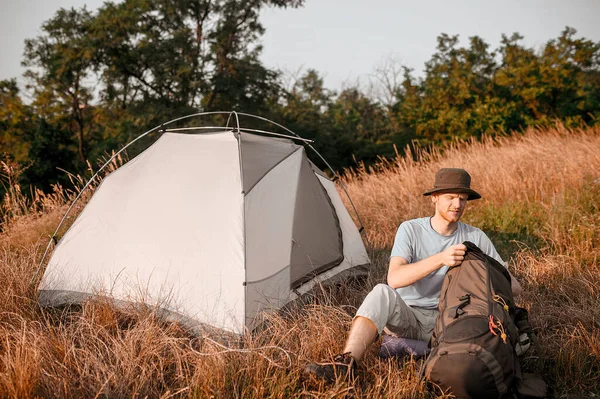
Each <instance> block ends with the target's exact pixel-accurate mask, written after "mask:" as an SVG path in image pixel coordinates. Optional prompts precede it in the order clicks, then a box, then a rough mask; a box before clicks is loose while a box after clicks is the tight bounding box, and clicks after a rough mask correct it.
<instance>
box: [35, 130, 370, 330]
mask: <svg viewBox="0 0 600 399" xmlns="http://www.w3.org/2000/svg"><path fill="white" fill-rule="evenodd" d="M181 130H183V129H181ZM368 263H369V259H368V256H367V254H366V251H365V247H364V245H363V242H362V239H361V236H360V233H359V231H358V229H357V228H356V226H355V224H354V222H353V220H352V219H351V217H350V215H349V214H348V212H347V210H346V208H345V206H344V204H343V203H342V201H341V199H340V196H339V195H338V192H337V190H336V186H335V184H334V182H333V181H332V180H330V179H329V178H328V177H327V176H326V175H325V174H323V173H322V172H321V171H320V170H318V169H317V168H316V167H315V165H314V164H313V163H312V162H311V161H310V160H309V159H308V158H307V155H306V152H305V147H304V146H303V145H300V144H297V143H296V142H295V141H294V140H292V139H290V138H284V137H275V136H273V135H259V134H254V132H250V131H247V130H245V129H243V128H239V127H238V128H235V129H232V128H225V129H221V130H219V131H211V132H206V131H202V130H197V131H194V130H193V129H192V130H187V131H185V133H182V132H181V131H178V130H177V129H174V130H173V131H169V130H167V132H165V133H163V134H162V136H161V137H160V138H159V139H158V140H157V141H156V142H155V143H154V144H153V145H152V146H150V147H149V148H148V149H147V150H145V151H144V152H142V153H141V154H140V155H138V156H137V157H135V158H134V159H132V160H131V161H129V162H128V163H126V164H125V165H123V166H122V167H120V168H119V169H117V170H116V171H115V172H113V173H111V174H110V175H108V176H107V177H106V178H105V179H104V180H103V181H102V183H101V184H100V186H99V187H98V189H97V190H96V192H95V193H94V195H93V196H92V198H91V199H90V201H89V203H88V204H87V205H86V207H85V208H84V210H83V211H82V212H81V214H80V215H79V216H78V218H77V219H76V221H75V222H74V223H73V225H72V226H71V227H70V228H69V230H68V231H67V232H66V234H65V235H64V236H63V237H62V239H61V240H60V241H59V242H58V244H57V246H56V248H55V249H54V251H53V253H52V256H51V258H50V260H49V262H48V265H47V267H46V269H45V272H44V274H43V276H42V279H41V283H40V286H39V295H40V303H41V304H42V305H43V306H56V305H62V304H68V303H77V302H81V301H84V300H86V299H87V298H89V297H90V296H92V295H104V296H107V297H109V298H112V299H115V300H117V301H119V302H122V301H125V302H128V303H131V302H133V303H139V302H144V303H148V304H152V305H157V306H159V307H160V308H161V309H163V310H165V311H166V312H167V313H168V314H170V315H172V316H175V319H179V320H181V321H184V322H185V323H187V324H188V325H189V326H190V327H194V326H195V325H197V326H202V325H209V326H214V327H217V328H220V329H225V330H228V331H232V332H236V333H241V332H243V331H244V330H246V329H252V328H254V327H255V325H256V320H257V316H258V315H259V313H260V312H261V311H263V310H267V311H269V310H275V309H279V308H281V307H282V306H284V305H286V304H288V303H289V302H291V301H293V300H295V299H296V298H298V296H300V295H302V294H304V293H306V292H308V291H309V290H310V289H312V288H313V287H314V286H315V284H319V283H321V282H326V281H331V280H332V279H339V278H342V277H344V276H348V275H361V274H365V273H366V266H367V265H368Z"/></svg>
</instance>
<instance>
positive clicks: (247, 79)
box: [0, 0, 600, 194]
mask: <svg viewBox="0 0 600 399" xmlns="http://www.w3.org/2000/svg"><path fill="white" fill-rule="evenodd" d="M303 2H304V0H125V1H124V2H120V3H112V2H106V3H104V5H103V6H102V7H101V8H99V9H98V10H96V11H89V10H87V9H86V8H85V7H84V8H81V9H61V10H59V11H58V12H57V13H56V14H55V15H54V17H52V18H51V19H50V20H48V21H46V22H45V23H44V24H43V25H42V27H41V32H42V33H41V35H40V36H38V37H36V38H32V39H28V40H26V43H25V52H24V56H23V61H22V64H23V66H25V68H26V72H25V74H24V75H25V78H26V80H27V82H28V83H27V87H26V90H27V93H29V94H30V95H29V98H30V101H25V100H24V97H23V96H24V93H22V92H21V91H20V89H19V87H18V85H17V83H16V80H15V79H10V80H4V81H1V82H0V152H1V153H3V154H4V155H3V156H4V159H5V160H6V161H7V162H8V161H10V162H13V163H15V164H18V165H20V168H21V170H22V174H21V175H20V177H19V179H20V183H21V184H23V185H34V186H36V187H39V188H41V189H43V190H48V189H50V185H51V184H53V183H55V182H61V183H63V184H68V176H67V174H66V173H65V172H64V171H69V172H72V173H84V172H85V170H86V162H87V161H90V162H92V164H94V163H95V162H96V160H98V159H101V158H102V157H106V154H107V153H109V152H110V151H113V150H115V149H118V148H120V147H121V146H123V145H124V144H125V143H127V142H129V141H130V140H131V139H132V138H134V137H135V136H137V135H139V134H140V133H142V132H144V131H146V130H148V129H150V128H152V127H154V126H156V125H160V124H161V123H163V122H165V121H168V120H170V119H173V118H176V117H180V116H183V115H187V114H191V113H195V112H200V111H215V110H237V111H240V112H247V113H251V114H257V115H260V116H263V117H266V118H269V119H272V120H274V121H276V122H278V123H281V124H282V125H284V126H286V127H288V128H289V129H291V130H293V131H294V132H296V133H298V134H299V135H300V136H302V137H306V138H310V139H314V140H315V141H316V143H315V147H316V148H317V149H318V150H319V151H320V152H321V153H322V154H323V156H324V157H325V158H326V159H327V160H328V161H329V162H330V164H332V165H333V166H334V168H343V167H352V166H356V165H357V163H361V162H364V163H366V164H370V163H372V162H374V161H375V160H376V159H377V158H378V157H380V156H383V157H390V156H393V155H394V154H395V151H396V149H397V148H398V149H402V148H404V147H405V146H407V145H411V146H417V147H419V146H432V145H440V144H443V143H445V142H447V141H448V140H453V139H456V138H460V139H467V138H471V137H475V138H478V137H480V136H481V135H483V134H497V133H499V132H511V131H517V132H518V131H520V130H522V129H524V128H526V127H528V126H539V125H545V124H552V123H555V121H556V120H560V121H562V122H563V123H564V124H566V125H567V126H574V125H580V124H588V125H592V124H594V123H595V122H596V118H597V117H598V115H599V114H600V43H595V42H593V41H592V40H588V39H585V38H581V37H578V36H577V32H576V31H575V30H574V29H572V28H569V27H567V28H565V29H564V30H563V31H562V32H561V33H560V35H559V36H558V37H557V38H555V39H551V40H548V42H547V43H546V44H545V45H544V46H543V47H542V48H540V49H534V48H528V47H526V46H524V45H523V44H522V39H523V37H522V36H520V35H519V34H517V33H515V34H512V35H510V36H507V35H503V36H502V40H501V43H500V45H499V47H498V48H496V49H491V48H490V46H489V44H487V43H486V42H485V41H484V40H482V39H481V38H479V37H477V36H474V37H471V38H469V41H468V43H467V44H466V45H463V46H461V45H460V44H459V37H458V36H450V35H447V34H441V35H440V36H439V37H438V40H437V48H436V52H435V53H434V54H433V55H432V57H431V59H430V60H429V61H428V62H426V64H425V70H424V74H423V76H422V77H419V78H417V77H415V75H414V71H413V70H411V69H409V68H406V67H404V66H402V65H401V64H398V63H395V62H388V63H386V64H383V65H381V67H380V68H378V69H377V70H376V71H375V75H374V76H375V79H374V80H373V81H372V83H373V86H371V87H370V88H369V87H366V88H365V87H364V85H363V86H361V85H359V84H356V85H354V86H349V87H346V88H344V89H342V90H340V91H334V90H330V89H328V88H326V87H325V86H324V83H323V78H322V76H321V75H320V74H319V72H318V71H315V70H307V71H305V72H303V73H302V74H300V75H299V76H294V77H292V78H293V79H291V83H290V82H289V81H290V76H286V75H285V74H283V73H282V72H281V71H277V70H273V69H269V68H267V67H266V66H265V65H263V64H262V62H261V61H260V58H259V56H260V53H261V50H262V47H261V44H260V38H261V35H262V34H263V33H264V27H263V26H262V25H261V22H260V19H259V14H260V11H261V9H262V8H264V7H279V8H297V7H301V6H302V5H303ZM289 12H293V11H289ZM286 83H287V84H286ZM373 88H375V89H376V90H372V89H373ZM220 122H223V121H220ZM134 151H135V150H134ZM130 155H131V154H130ZM4 189H5V188H4ZM2 190H3V188H2V187H0V194H2Z"/></svg>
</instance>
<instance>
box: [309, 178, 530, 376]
mask: <svg viewBox="0 0 600 399" xmlns="http://www.w3.org/2000/svg"><path fill="white" fill-rule="evenodd" d="M423 195H425V196H431V200H432V202H433V204H434V206H435V214H434V216H431V217H424V218H420V219H413V220H409V221H406V222H403V223H402V224H401V225H400V227H399V228H398V232H397V233H396V238H395V240H394V246H393V248H392V253H391V256H390V263H389V268H388V273H387V284H378V285H376V286H375V287H374V288H373V290H372V291H371V292H370V293H369V294H368V295H367V297H366V298H365V299H364V301H363V303H362V305H361V306H360V308H359V309H358V311H357V312H356V316H355V317H354V320H353V321H352V326H351V328H350V332H349V334H348V339H347V341H346V344H345V347H344V351H343V353H342V354H340V355H337V356H335V357H334V361H333V362H329V363H314V364H309V365H308V366H306V368H305V373H307V374H309V375H313V376H317V377H321V378H324V379H325V380H327V381H330V382H331V381H335V379H336V377H339V376H351V375H353V374H354V370H355V369H356V363H357V362H359V361H360V360H361V359H362V357H363V355H364V354H365V352H366V350H367V348H368V347H369V346H370V345H371V344H372V343H373V342H375V340H376V339H377V337H378V336H379V334H381V333H382V331H383V329H384V328H386V327H387V329H389V330H390V331H391V332H393V333H395V334H397V335H398V336H400V337H403V338H408V339H414V340H420V341H429V339H430V338H431V334H432V332H433V327H434V324H435V320H436V318H437V315H438V313H439V312H438V310H437V307H438V303H439V299H440V290H441V288H442V282H443V280H444V276H445V274H446V271H447V270H448V268H450V267H454V266H458V265H460V264H461V262H462V261H463V259H464V255H465V252H466V247H465V246H464V245H463V244H462V243H463V242H464V241H471V242H473V243H474V244H475V245H477V246H478V247H479V248H480V249H481V250H482V251H483V252H485V253H486V254H488V255H489V256H491V257H493V258H495V259H496V260H498V261H499V262H500V263H502V264H504V265H506V264H505V262H504V261H503V260H502V259H501V258H500V255H498V252H497V251H496V249H495V248H494V245H493V244H492V242H491V241H490V239H489V238H488V237H487V236H486V235H485V233H484V232H483V231H481V230H480V229H478V228H475V227H472V226H469V225H468V224H465V223H463V222H460V218H461V216H462V214H463V212H464V211H465V207H466V205H467V201H471V200H476V199H479V198H481V196H480V195H479V194H478V193H477V192H475V191H473V190H472V189H471V176H470V175H469V174H468V173H467V172H466V171H465V170H464V169H457V168H443V169H440V170H439V171H438V172H437V173H436V175H435V183H434V187H433V188H432V189H431V190H428V191H426V192H425V193H424V194H423ZM511 281H512V290H513V292H514V293H515V294H518V293H519V292H520V290H521V287H520V285H519V283H518V282H517V281H516V280H515V279H514V277H512V275H511Z"/></svg>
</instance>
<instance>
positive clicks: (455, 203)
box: [431, 193, 469, 223]
mask: <svg viewBox="0 0 600 399" xmlns="http://www.w3.org/2000/svg"><path fill="white" fill-rule="evenodd" d="M468 197H469V196H468V194H452V193H447V194H434V195H432V196H431V200H432V201H433V203H434V204H435V212H436V214H438V215H440V216H441V217H442V218H443V219H444V220H446V221H448V222H449V223H456V222H458V220H459V219H460V217H461V216H462V214H463V212H464V211H465V207H466V206H467V198H468Z"/></svg>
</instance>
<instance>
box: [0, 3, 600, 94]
mask: <svg viewBox="0 0 600 399" xmlns="http://www.w3.org/2000/svg"><path fill="white" fill-rule="evenodd" d="M103 2H104V1H103V0H0V4H1V10H2V12H1V13H0V43H1V45H0V49H1V50H2V55H1V56H0V79H7V78H12V77H17V78H18V80H19V83H21V84H23V83H24V80H23V79H22V77H21V74H22V72H23V69H22V68H21V66H20V62H21V59H22V54H23V48H24V40H25V39H26V38H31V37H35V36H37V35H39V34H40V33H41V31H40V26H41V24H42V22H43V21H46V20H47V19H49V18H50V17H52V16H53V15H54V13H55V12H56V10H58V9H59V8H61V7H64V8H69V7H78V8H79V7H82V6H83V5H84V4H85V5H87V7H88V9H90V10H95V9H97V8H98V7H99V6H101V5H102V3H103ZM599 16H600V1H596V0H570V1H567V0H562V1H558V0H543V1H542V0H536V1H525V0H505V1H502V2H500V1H483V0H469V1H466V0H464V1H458V0H455V1H447V0H436V1H418V0H413V1H400V0H307V1H306V5H305V7H304V8H301V9H287V10H279V9H267V10H265V11H264V12H263V14H262V16H261V18H262V22H263V24H264V26H265V28H266V33H265V35H264V36H263V38H262V42H263V45H264V49H263V56H262V59H263V61H264V63H265V64H266V65H267V66H269V67H274V68H279V69H283V70H285V71H288V73H293V72H295V71H298V70H306V69H308V68H313V69H316V70H317V71H319V72H320V73H321V74H323V75H324V76H325V84H326V86H327V87H328V88H331V89H339V88H340V87H342V86H343V85H344V83H350V84H353V83H355V82H356V81H357V80H360V81H361V82H362V83H364V82H365V81H366V80H367V79H368V77H369V75H371V74H372V73H373V71H374V69H375V68H376V67H377V66H378V65H381V64H382V63H383V62H384V60H385V59H386V58H388V57H392V58H394V59H396V60H399V61H400V62H401V63H402V64H404V65H406V66H408V67H411V68H413V69H415V71H416V74H417V75H420V73H421V71H422V70H423V68H424V63H425V61H427V60H429V58H430V57H431V55H432V54H433V53H434V52H435V46H436V38H437V36H438V35H439V34H440V33H443V32H444V33H448V34H451V35H453V34H458V35H460V37H461V39H462V41H461V43H466V40H467V38H468V37H470V36H473V35H478V36H480V37H482V38H483V39H484V40H485V41H486V42H487V43H489V44H490V45H491V46H492V47H493V48H495V47H497V46H498V44H499V42H500V38H501V34H502V33H506V34H511V33H513V32H519V33H521V34H522V35H523V36H525V40H524V43H525V44H526V45H528V46H535V47H536V48H539V47H541V46H542V45H543V44H544V43H545V42H546V41H548V40H549V39H552V38H556V37H558V36H559V35H560V32H561V31H562V30H563V29H564V28H565V26H571V27H573V28H575V29H577V31H578V35H579V36H583V37H586V38H588V39H592V40H594V41H596V42H598V41H600V23H598V17H599Z"/></svg>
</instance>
